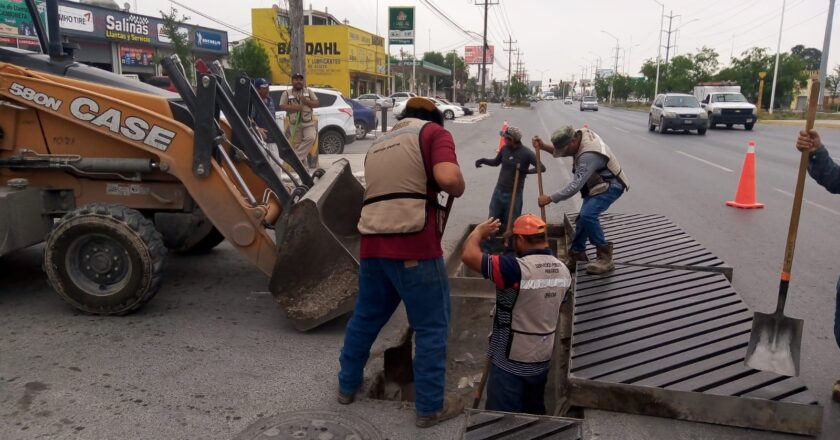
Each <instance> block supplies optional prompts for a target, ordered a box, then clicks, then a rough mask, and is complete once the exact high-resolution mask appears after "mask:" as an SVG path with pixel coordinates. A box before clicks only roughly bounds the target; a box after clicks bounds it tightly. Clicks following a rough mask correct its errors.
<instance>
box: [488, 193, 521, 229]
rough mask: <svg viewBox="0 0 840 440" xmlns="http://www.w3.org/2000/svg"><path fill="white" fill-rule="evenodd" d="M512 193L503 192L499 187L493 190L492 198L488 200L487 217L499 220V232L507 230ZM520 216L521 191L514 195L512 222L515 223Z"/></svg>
mask: <svg viewBox="0 0 840 440" xmlns="http://www.w3.org/2000/svg"><path fill="white" fill-rule="evenodd" d="M512 195H513V193H511V192H504V191H502V190H501V189H499V187H496V189H495V190H493V197H491V198H490V215H489V217H493V218H497V219H499V220H501V222H502V227H501V228H500V229H499V230H500V231H504V230H505V228H507V221H508V211H509V210H510V199H511V196H512ZM520 215H522V189H520V190H519V191H518V192H517V193H516V205H514V207H513V220H514V221H515V220H516V219H517V218H519V216H520Z"/></svg>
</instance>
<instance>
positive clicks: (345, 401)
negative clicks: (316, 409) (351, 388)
mask: <svg viewBox="0 0 840 440" xmlns="http://www.w3.org/2000/svg"><path fill="white" fill-rule="evenodd" d="M355 400H356V393H353V394H344V393H342V392H341V390H339V391H338V403H340V404H342V405H349V404H351V403H353V402H354V401H355Z"/></svg>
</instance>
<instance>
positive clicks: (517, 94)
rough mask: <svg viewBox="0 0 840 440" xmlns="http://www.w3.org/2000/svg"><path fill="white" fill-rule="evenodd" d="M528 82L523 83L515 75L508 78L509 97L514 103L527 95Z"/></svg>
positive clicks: (519, 101)
mask: <svg viewBox="0 0 840 440" xmlns="http://www.w3.org/2000/svg"><path fill="white" fill-rule="evenodd" d="M528 91H529V90H528V84H525V83H524V82H522V81H521V80H520V79H519V78H517V77H511V79H510V97H511V99H513V100H514V102H515V103H516V104H521V103H522V101H523V100H525V99H526V98H527V97H528Z"/></svg>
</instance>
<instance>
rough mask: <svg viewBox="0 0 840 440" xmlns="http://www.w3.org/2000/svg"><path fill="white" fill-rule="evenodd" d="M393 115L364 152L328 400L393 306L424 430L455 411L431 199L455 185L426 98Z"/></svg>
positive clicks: (358, 373) (447, 147) (450, 151)
mask: <svg viewBox="0 0 840 440" xmlns="http://www.w3.org/2000/svg"><path fill="white" fill-rule="evenodd" d="M403 116H404V117H403V119H402V120H400V121H399V122H397V123H396V124H395V125H394V127H393V129H392V130H391V131H390V132H389V133H387V134H385V135H384V136H381V137H380V138H379V139H378V140H377V141H376V142H375V143H374V144H373V145H372V146H371V147H370V149H369V150H368V152H367V156H366V157H365V182H366V188H365V195H364V202H363V206H362V214H361V218H360V219H359V224H358V228H359V232H360V233H361V234H362V239H361V246H360V256H361V261H360V265H359V297H358V299H357V300H356V306H355V308H354V309H353V316H352V317H351V318H350V322H348V323H347V332H346V334H345V336H344V347H342V349H341V357H340V363H341V371H340V372H339V374H338V383H339V389H338V402H339V403H341V404H349V403H352V402H353V400H354V396H355V394H356V392H357V391H358V390H359V387H361V385H362V378H363V371H364V367H365V363H366V362H367V359H368V356H369V355H370V347H371V345H372V344H373V342H374V340H376V336H377V335H378V334H379V331H380V330H381V329H382V327H383V326H384V325H385V323H386V322H388V320H389V319H390V318H391V315H392V314H393V313H394V310H396V309H397V306H399V304H400V302H402V303H404V304H405V310H406V314H407V315H408V322H409V324H410V325H411V328H412V329H413V330H414V340H415V344H416V347H415V357H414V363H413V364H414V388H415V395H416V399H415V410H416V414H417V418H416V421H415V424H416V425H417V426H418V427H421V428H427V427H430V426H433V425H436V424H437V423H440V422H441V421H443V420H446V419H449V418H452V417H456V416H457V415H459V414H461V413H462V412H463V408H464V404H463V402H462V401H459V400H458V399H456V398H455V399H453V398H446V399H445V398H444V385H445V382H446V376H445V374H446V344H447V338H448V337H449V278H448V274H447V271H446V265H445V264H444V261H443V249H442V247H441V243H440V242H441V238H442V235H443V234H442V233H443V230H442V228H441V225H443V224H445V219H444V218H443V215H444V213H445V212H446V210H445V208H443V207H441V206H440V205H439V204H438V198H437V195H438V193H439V192H441V191H443V192H446V193H447V194H449V196H450V197H452V196H454V197H459V196H461V195H462V194H463V193H464V187H465V184H464V177H463V175H462V174H461V169H460V168H459V167H458V160H457V157H456V155H455V141H454V140H453V138H452V134H451V133H449V132H448V131H447V130H446V129H445V128H443V114H441V112H440V110H438V109H437V107H436V106H435V103H434V102H432V101H431V100H429V99H426V98H419V97H414V98H411V99H409V100H408V102H407V103H406V106H405V111H404V113H403Z"/></svg>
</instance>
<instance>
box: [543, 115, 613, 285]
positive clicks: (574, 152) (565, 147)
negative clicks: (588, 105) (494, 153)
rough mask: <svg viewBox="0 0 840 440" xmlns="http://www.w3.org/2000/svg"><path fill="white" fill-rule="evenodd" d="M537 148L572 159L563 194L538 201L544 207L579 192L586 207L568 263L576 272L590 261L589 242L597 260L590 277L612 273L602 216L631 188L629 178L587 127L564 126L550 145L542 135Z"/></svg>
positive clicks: (579, 218) (590, 268)
mask: <svg viewBox="0 0 840 440" xmlns="http://www.w3.org/2000/svg"><path fill="white" fill-rule="evenodd" d="M531 143H532V145H533V146H534V148H539V149H542V150H544V151H548V152H549V153H551V154H553V155H554V157H573V158H574V164H573V165H572V174H573V177H572V181H571V182H569V183H568V184H567V185H566V187H564V188H563V189H561V190H560V191H558V192H556V193H554V194H552V195H550V196H548V195H540V196H539V198H538V200H537V202H538V203H539V205H540V206H541V207H542V206H545V205H548V204H549V203H552V202H553V203H558V202H560V201H563V200H566V199H568V198H570V197H572V196H574V195H575V194H577V193H580V194H581V196H582V197H583V205H582V206H581V208H580V213H579V214H578V216H577V220H575V237H574V239H573V240H572V245H571V249H570V251H569V257H568V259H567V260H566V264H567V265H568V266H569V269H570V270H574V269H575V266H576V265H577V263H578V262H588V261H589V259H588V258H587V256H586V242H587V240H588V241H589V242H590V243H592V244H593V245H594V246H595V250H596V252H597V255H598V257H597V259H596V260H595V261H594V262H592V263H589V264H587V266H586V271H587V272H588V273H591V274H602V273H606V272H610V271H612V270H613V269H614V268H615V265H614V264H613V245H612V243H610V242H608V241H607V239H606V237H605V236H604V230H603V229H602V228H601V221H600V219H599V216H600V215H601V214H602V213H603V212H604V211H606V210H607V208H609V207H610V205H612V204H613V203H614V202H615V201H616V200H618V198H619V197H621V195H622V194H624V191H627V190H628V189H629V186H628V184H627V175H626V173H625V172H624V170H623V169H622V168H621V164H620V163H619V162H618V159H617V158H616V157H615V155H614V154H613V152H612V150H611V149H610V147H608V146H607V144H606V142H604V140H603V139H601V137H600V136H598V135H597V134H596V133H595V132H594V131H592V130H590V129H588V128H581V129H578V130H575V129H573V128H572V127H569V126H567V127H563V128H560V129H558V130H556V131H555V132H554V133H553V134H552V135H551V145H547V144H546V143H545V142H543V141H542V139H540V137H539V136H534V138H533V139H532V140H531Z"/></svg>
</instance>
